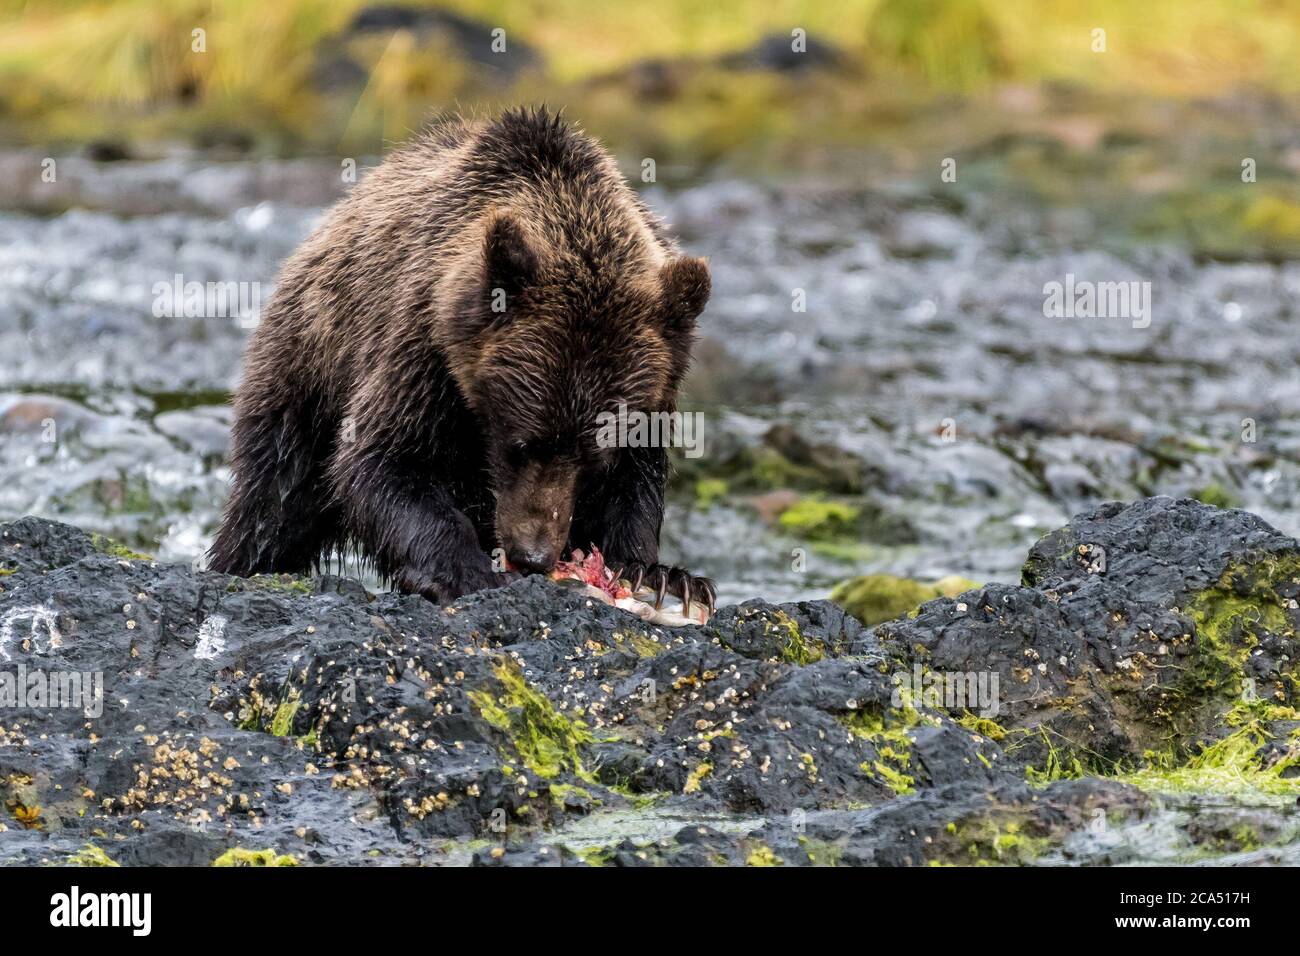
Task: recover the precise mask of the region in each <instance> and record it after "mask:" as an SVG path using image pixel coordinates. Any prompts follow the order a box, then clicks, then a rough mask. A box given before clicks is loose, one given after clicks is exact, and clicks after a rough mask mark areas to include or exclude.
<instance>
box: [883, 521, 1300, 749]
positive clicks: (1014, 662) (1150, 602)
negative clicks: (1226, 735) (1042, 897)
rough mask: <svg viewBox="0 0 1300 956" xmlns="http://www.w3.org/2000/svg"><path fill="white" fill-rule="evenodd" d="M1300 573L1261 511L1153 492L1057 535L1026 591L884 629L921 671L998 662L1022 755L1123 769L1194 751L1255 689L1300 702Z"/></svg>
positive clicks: (981, 598) (942, 608)
mask: <svg viewBox="0 0 1300 956" xmlns="http://www.w3.org/2000/svg"><path fill="white" fill-rule="evenodd" d="M1297 580H1300V543H1297V542H1296V541H1295V540H1294V539H1292V538H1289V537H1287V536H1286V535H1283V534H1281V533H1279V532H1278V531H1276V530H1274V529H1273V528H1272V527H1270V526H1269V525H1268V524H1267V523H1266V522H1264V521H1263V520H1261V519H1260V518H1257V517H1256V516H1254V515H1252V514H1249V513H1247V512H1244V511H1234V510H1222V509H1219V508H1214V507H1211V506H1209V505H1204V504H1201V503H1200V502H1197V501H1191V500H1187V499H1180V500H1176V499H1173V498H1148V499H1144V500H1142V501H1138V502H1136V503H1134V504H1130V505H1121V504H1107V505H1104V506H1102V507H1101V508H1098V509H1097V510H1095V511H1093V512H1091V513H1089V514H1086V515H1082V516H1080V517H1078V518H1076V519H1075V520H1074V521H1073V522H1072V523H1071V524H1070V525H1068V526H1067V527H1065V528H1062V529H1061V530H1059V531H1055V532H1053V533H1052V534H1049V535H1047V536H1046V537H1044V538H1043V539H1042V540H1041V541H1039V542H1038V543H1037V544H1036V545H1035V546H1034V548H1033V549H1032V550H1031V551H1030V554H1029V559H1028V561H1027V562H1026V563H1025V567H1024V582H1025V585H1026V586H1021V587H1015V586H1011V585H989V586H988V587H985V588H983V589H981V590H978V591H970V592H967V593H966V594H963V595H961V596H959V597H957V598H955V599H952V598H944V599H940V600H936V601H931V602H929V603H927V604H925V605H924V606H922V607H921V609H920V611H919V613H918V614H917V616H916V617H915V618H912V619H900V620H897V621H891V622H887V623H885V624H882V625H880V626H879V627H878V628H877V629H876V632H875V635H876V638H877V639H878V640H879V641H880V642H881V644H882V646H883V647H885V648H886V649H887V650H889V651H892V652H893V653H895V654H897V655H898V658H899V660H900V663H903V664H905V665H906V666H908V667H911V666H915V665H919V666H921V667H923V668H925V669H926V670H927V671H929V672H934V673H936V674H944V673H951V674H958V673H968V672H976V671H982V672H994V673H996V674H997V676H998V679H999V684H1000V689H1001V700H1000V708H999V710H1000V712H999V714H998V716H997V720H998V722H999V723H1001V724H1002V725H1003V726H1004V727H1005V728H1008V729H1016V730H1018V731H1020V732H1021V734H1022V736H1023V737H1024V740H1023V746H1022V747H1019V748H1017V750H1018V752H1020V753H1021V756H1022V757H1023V758H1025V759H1029V760H1030V761H1031V762H1032V761H1037V762H1040V764H1043V763H1046V762H1048V761H1049V760H1055V761H1061V760H1066V761H1070V760H1077V761H1079V763H1080V764H1081V766H1082V767H1084V768H1087V769H1090V770H1092V771H1095V772H1114V771H1115V770H1116V769H1117V768H1122V767H1126V766H1130V767H1131V766H1133V765H1134V764H1136V763H1137V762H1139V761H1141V760H1142V759H1143V758H1144V755H1145V754H1146V752H1147V751H1160V752H1169V753H1170V754H1171V755H1172V756H1173V757H1175V758H1177V757H1181V756H1185V755H1186V754H1188V753H1189V752H1191V751H1192V750H1193V749H1194V748H1193V746H1192V745H1193V744H1195V743H1196V742H1198V741H1199V740H1200V739H1201V738H1202V737H1203V736H1204V735H1205V734H1207V733H1208V732H1210V731H1211V730H1213V729H1214V728H1216V727H1220V726H1222V720H1223V715H1224V714H1225V713H1226V712H1228V711H1231V710H1233V708H1235V707H1238V706H1245V705H1248V704H1250V702H1251V701H1253V700H1260V701H1264V702H1267V703H1268V704H1269V705H1271V706H1283V707H1289V706H1290V705H1292V704H1293V703H1294V702H1295V666H1296V665H1295V659H1296V646H1295V628H1296V626H1297V624H1300V609H1298V608H1297V605H1296V601H1295V599H1294V597H1292V596H1291V595H1292V593H1293V591H1294V590H1295V588H1296V587H1297V583H1296V582H1297ZM1265 716H1267V715H1265Z"/></svg>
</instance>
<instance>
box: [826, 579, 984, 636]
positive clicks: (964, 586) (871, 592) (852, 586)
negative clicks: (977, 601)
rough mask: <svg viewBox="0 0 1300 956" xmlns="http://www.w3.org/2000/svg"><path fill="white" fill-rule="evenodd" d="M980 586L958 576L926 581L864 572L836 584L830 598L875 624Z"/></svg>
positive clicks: (864, 621) (865, 620)
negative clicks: (931, 581) (938, 599)
mask: <svg viewBox="0 0 1300 956" xmlns="http://www.w3.org/2000/svg"><path fill="white" fill-rule="evenodd" d="M977 587H979V585H978V584H976V583H975V582H974V581H969V580H967V579H966V578H962V577H956V576H952V577H946V578H941V579H940V580H938V581H935V582H933V583H926V582H923V581H914V580H912V579H911V578H900V577H896V576H895V575H892V574H865V575H863V576H862V577H858V578H850V579H849V580H847V581H842V582H840V583H839V584H837V585H836V586H835V589H834V590H833V591H831V600H832V601H834V602H835V603H836V604H838V605H839V606H840V607H842V608H844V610H846V611H848V612H849V613H850V614H852V615H853V616H854V617H856V618H857V619H858V620H859V621H861V622H862V623H863V624H867V625H872V624H879V623H880V622H882V621H890V620H893V619H894V618H896V617H899V616H900V615H903V614H907V613H908V612H909V611H914V610H916V608H918V607H920V606H921V605H922V604H924V603H925V602H926V601H932V600H934V599H935V598H940V597H956V596H957V595H958V594H961V593H963V592H964V591H969V590H971V589H972V588H977Z"/></svg>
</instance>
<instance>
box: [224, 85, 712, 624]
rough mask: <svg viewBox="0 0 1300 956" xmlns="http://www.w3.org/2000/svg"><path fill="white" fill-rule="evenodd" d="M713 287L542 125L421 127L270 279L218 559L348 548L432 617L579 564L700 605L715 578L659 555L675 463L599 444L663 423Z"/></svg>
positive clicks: (627, 197) (574, 139)
mask: <svg viewBox="0 0 1300 956" xmlns="http://www.w3.org/2000/svg"><path fill="white" fill-rule="evenodd" d="M709 290H710V277H709V271H708V266H707V265H706V263H705V262H704V261H703V260H702V259H696V258H690V257H686V256H683V255H682V254H681V252H680V251H679V249H678V247H677V246H676V244H675V243H674V241H673V240H672V239H670V238H669V237H668V236H667V235H666V233H665V231H664V227H663V224H662V223H661V222H660V221H659V220H658V219H657V218H656V217H655V216H654V215H652V214H651V213H650V211H649V210H648V209H647V208H646V207H645V205H644V204H643V203H642V202H641V201H640V199H639V198H638V197H637V196H636V195H635V194H634V193H633V192H632V190H631V189H630V188H629V187H628V186H627V184H626V183H625V182H624V180H623V178H622V176H621V175H620V174H619V172H618V169H617V167H616V166H615V164H614V161H613V160H612V159H611V158H610V156H609V154H608V153H606V152H605V150H604V149H602V148H601V146H600V145H598V144H597V143H596V142H595V141H594V140H592V139H591V138H589V137H588V136H586V135H584V134H583V133H581V132H580V131H578V130H576V129H574V128H572V127H570V126H568V125H567V124H565V123H564V122H563V121H562V120H561V119H560V118H559V117H558V116H555V115H551V114H549V113H548V112H547V111H545V110H544V109H539V110H527V109H521V110H512V111H509V112H506V113H505V114H504V115H502V116H501V117H500V118H498V119H495V120H491V121H484V120H465V119H459V118H457V119H451V120H447V121H443V122H440V123H437V124H435V125H434V126H433V127H431V128H430V129H429V130H428V131H426V132H425V133H424V134H423V135H422V136H421V137H419V138H418V139H417V140H416V141H414V142H412V143H411V144H409V145H407V146H405V147H403V148H401V149H399V150H397V151H395V152H394V153H393V154H392V155H390V156H389V157H388V158H387V159H386V160H385V161H384V162H383V163H382V164H381V165H380V166H379V167H378V168H376V169H375V170H374V171H373V172H371V173H370V174H369V175H368V176H366V177H365V178H364V179H363V180H362V181H361V183H359V184H358V185H357V187H356V188H355V189H354V190H353V191H352V192H351V194H350V195H349V196H348V197H347V198H346V199H344V200H343V201H341V202H340V203H339V204H338V205H337V206H335V207H334V209H333V210H332V211H331V212H330V213H329V214H328V216H327V217H326V219H325V221H324V222H323V224H322V225H321V226H320V227H319V228H318V229H317V230H316V231H315V232H314V233H313V234H312V235H311V236H310V237H309V238H308V239H307V240H306V241H305V242H304V243H303V244H302V246H301V247H300V248H299V249H298V250H297V251H296V252H295V253H294V254H293V256H292V257H291V258H290V259H289V260H288V262H287V263H286V264H285V266H284V268H283V270H282V272H281V274H280V279H279V282H278V283H277V286H276V290H275V294H274V296H273V297H272V299H271V301H270V302H269V303H268V305H267V308H266V310H265V311H264V314H263V316H262V321H261V323H260V325H259V327H258V328H257V330H256V332H255V333H254V334H253V336H252V339H251V341H250V343H249V346H248V350H247V354H246V356H245V363H244V365H245V367H244V377H243V381H242V383H241V384H240V386H239V389H238V393H237V395H236V398H235V422H234V429H233V434H232V439H231V441H232V449H231V466H232V470H233V472H234V478H233V482H232V489H231V495H230V501H229V503H228V505H227V508H226V512H225V517H224V520H223V523H222V526H221V529H220V531H219V533H218V534H217V537H216V541H215V542H214V544H213V546H212V549H211V552H210V554H211V566H212V567H213V568H214V569H216V570H219V571H225V572H228V573H232V574H240V575H249V574H254V573H258V572H267V571H291V572H302V571H305V570H308V569H309V568H312V567H318V566H319V565H320V563H321V561H322V560H323V559H325V558H327V557H328V556H329V555H330V554H331V553H333V552H334V551H335V550H336V549H342V550H344V551H345V552H346V551H348V550H351V551H354V552H359V553H360V555H361V556H362V557H363V558H364V559H366V560H368V561H370V562H373V565H374V567H375V569H376V570H377V571H378V573H379V574H380V575H381V576H383V577H384V578H385V579H387V580H389V581H391V582H392V583H393V585H394V586H395V587H397V588H399V589H401V590H403V591H407V592H417V593H420V594H424V595H426V596H428V597H430V598H432V599H434V600H437V601H447V600H450V599H451V598H454V597H457V596H459V595H461V594H465V593H467V592H469V591H474V590H478V589H480V588H487V587H495V586H499V585H502V584H505V583H508V582H509V581H510V580H512V579H513V578H514V577H516V576H517V575H518V573H520V572H522V573H540V572H545V571H547V570H549V569H550V568H552V567H553V566H554V565H555V564H556V562H557V561H558V560H559V559H561V558H562V557H563V556H564V554H565V553H566V552H567V551H569V550H572V549H574V548H580V549H587V548H589V547H591V546H592V545H595V546H596V547H598V548H600V549H601V551H602V552H604V555H605V558H606V561H607V562H608V563H609V565H610V566H612V567H615V568H617V569H619V571H620V572H621V574H622V576H624V577H626V578H628V579H630V580H631V582H632V583H633V584H634V585H639V584H642V583H643V582H645V583H648V584H650V585H651V586H652V587H654V588H656V589H657V590H658V594H659V599H660V601H662V600H663V597H664V595H665V593H666V592H672V593H674V594H677V595H679V596H681V597H682V598H683V600H686V601H703V602H705V603H707V604H708V605H710V607H711V606H712V604H713V601H714V587H713V584H712V582H710V581H709V580H708V579H707V578H702V577H697V576H695V575H692V574H689V573H688V572H685V571H683V570H681V569H680V568H669V567H665V566H663V565H661V564H660V563H659V561H658V550H659V529H660V524H661V522H662V518H663V502H664V484H665V481H666V478H667V472H668V460H667V452H666V449H665V448H663V447H602V446H608V445H609V444H610V443H609V442H608V441H601V440H599V427H600V419H601V413H614V412H615V410H616V409H617V408H618V407H619V406H625V407H626V409H631V410H635V411H642V412H644V413H646V414H647V415H654V414H657V413H664V412H669V413H670V412H672V411H673V410H674V408H675V402H676V394H677V390H678V385H679V383H680V382H681V379H682V376H683V374H684V373H685V371H686V368H687V364H688V362H689V357H690V348H691V341H692V338H693V336H694V331H695V322H696V318H697V316H698V315H699V313H700V312H701V310H702V309H703V308H704V305H705V303H706V302H707V300H708V297H709ZM606 421H608V419H606ZM497 548H500V549H501V551H500V552H497V555H498V558H499V557H500V556H501V555H502V554H504V557H505V558H506V559H508V561H501V560H496V561H494V560H493V559H492V558H491V557H490V556H489V554H490V553H491V552H493V551H494V550H495V549H497Z"/></svg>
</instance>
